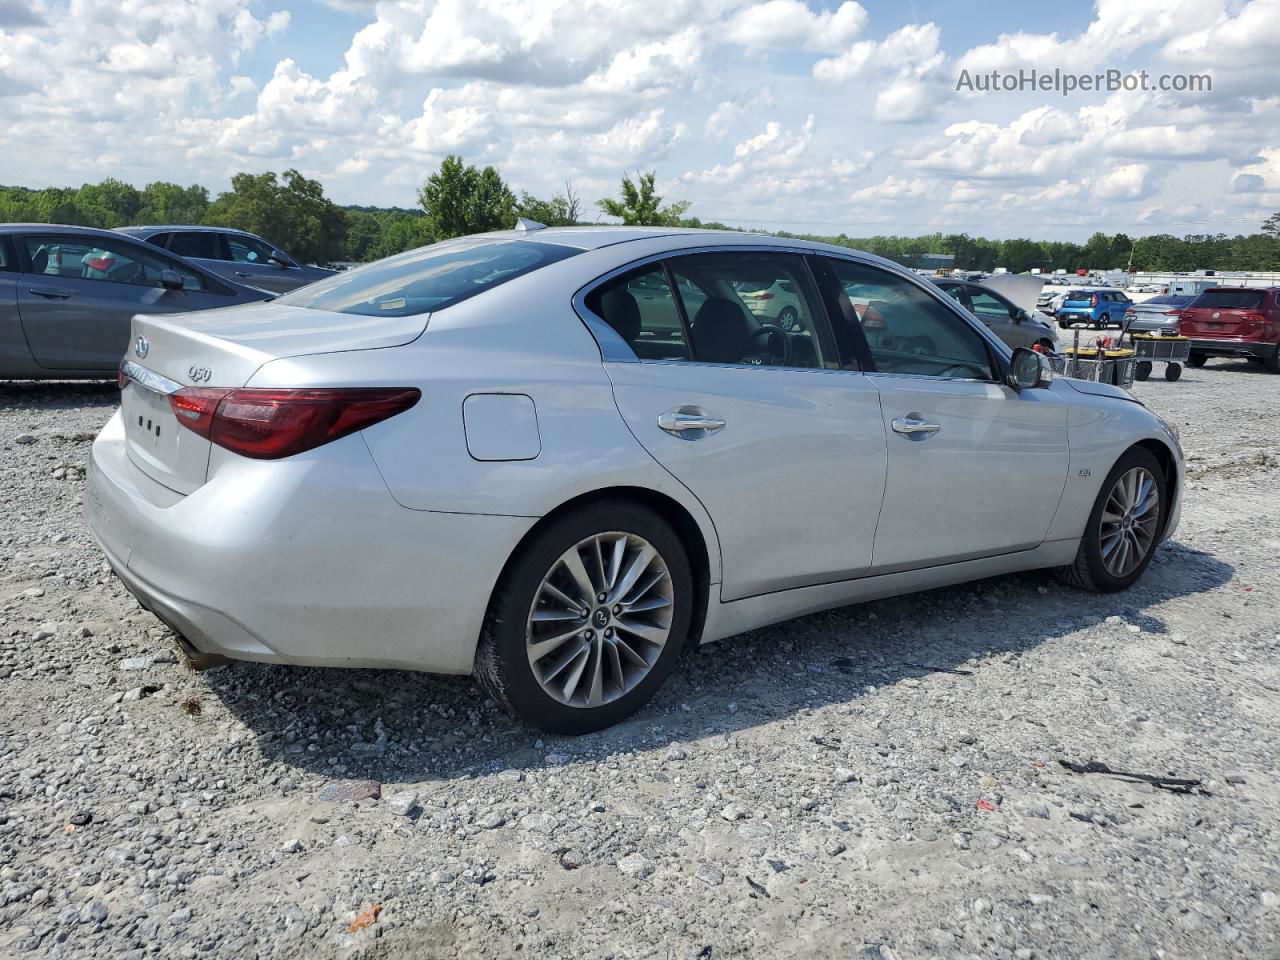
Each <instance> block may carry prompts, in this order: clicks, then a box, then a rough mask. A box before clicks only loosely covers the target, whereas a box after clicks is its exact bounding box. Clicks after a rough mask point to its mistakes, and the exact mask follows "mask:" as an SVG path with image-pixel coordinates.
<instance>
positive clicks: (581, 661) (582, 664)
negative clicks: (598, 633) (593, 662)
mask: <svg viewBox="0 0 1280 960" xmlns="http://www.w3.org/2000/svg"><path fill="white" fill-rule="evenodd" d="M590 659H591V644H589V643H584V644H583V645H582V651H581V653H580V654H579V655H578V656H577V657H575V658H574V663H575V664H576V666H575V667H574V668H573V669H572V670H570V671H569V679H567V680H565V682H564V686H563V687H561V688H560V692H561V693H562V694H563V695H564V698H565V699H566V700H568V699H570V698H572V697H573V693H574V691H575V690H577V689H578V681H579V680H581V679H582V674H583V673H585V672H586V669H587V662H588V661H589V660H590Z"/></svg>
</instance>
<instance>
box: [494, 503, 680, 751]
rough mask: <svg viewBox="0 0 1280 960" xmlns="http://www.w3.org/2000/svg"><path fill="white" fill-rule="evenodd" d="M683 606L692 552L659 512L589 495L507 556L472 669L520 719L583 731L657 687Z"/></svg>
mask: <svg viewBox="0 0 1280 960" xmlns="http://www.w3.org/2000/svg"><path fill="white" fill-rule="evenodd" d="M692 609H693V575H692V573H691V571H690V567H689V560H688V557H687V555H686V554H685V550H684V546H683V545H682V544H681V542H680V538H679V537H678V536H677V535H676V534H675V532H674V531H673V530H672V529H671V527H670V526H669V525H668V524H667V523H666V521H664V520H663V519H662V518H661V517H660V516H659V515H658V514H657V513H655V512H654V511H652V510H650V509H648V508H647V507H643V506H640V505H639V504H633V503H628V502H625V501H610V502H604V503H599V504H594V505H592V506H589V507H586V508H584V509H582V510H579V511H575V512H573V513H570V514H566V515H565V516H563V517H561V518H559V519H557V520H555V521H553V522H552V523H551V524H550V525H549V526H548V527H547V528H546V529H545V530H542V531H540V532H539V533H538V534H537V535H536V538H535V539H534V540H533V541H531V542H530V543H527V544H525V545H524V546H522V547H521V549H520V551H519V553H518V554H517V555H516V556H515V557H514V558H513V559H512V561H511V563H510V564H509V565H508V569H507V571H506V573H505V574H504V575H503V578H502V581H501V583H500V584H499V585H498V588H497V590H496V591H495V593H494V597H493V600H492V601H491V602H490V605H489V613H488V616H487V617H486V619H485V625H484V629H483V631H482V634H481V638H480V644H479V646H478V648H477V651H476V663H475V674H476V677H477V678H478V679H479V681H480V684H481V686H483V687H484V688H485V690H486V691H487V692H488V693H489V694H490V695H491V696H492V697H493V698H494V699H495V700H496V701H497V702H498V703H499V704H501V705H502V706H503V707H504V708H506V709H507V710H508V711H509V712H510V713H512V714H513V715H515V716H516V717H518V718H519V719H521V720H524V721H525V722H527V723H530V724H533V725H534V726H537V727H541V728H542V729H543V730H547V731H549V732H552V733H564V734H582V733H591V732H593V731H596V730H601V729H603V728H605V727H608V726H611V725H613V724H615V723H617V722H618V721H619V720H622V719H623V718H625V717H627V716H629V715H630V714H632V713H634V712H635V711H636V710H638V709H639V708H640V707H641V706H643V705H644V704H645V703H646V702H647V701H648V700H649V699H650V698H651V697H652V696H653V695H654V693H656V692H657V690H658V688H659V687H660V686H662V683H663V681H665V680H666V678H667V676H668V675H669V674H670V673H671V670H672V669H673V668H674V666H675V663H676V661H677V659H678V658H679V655H680V650H681V648H682V647H683V646H684V642H685V638H686V636H687V634H688V631H689V618H690V613H691V611H692Z"/></svg>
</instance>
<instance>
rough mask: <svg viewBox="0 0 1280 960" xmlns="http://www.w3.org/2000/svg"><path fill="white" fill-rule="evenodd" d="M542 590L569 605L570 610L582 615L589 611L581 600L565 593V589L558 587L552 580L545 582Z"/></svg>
mask: <svg viewBox="0 0 1280 960" xmlns="http://www.w3.org/2000/svg"><path fill="white" fill-rule="evenodd" d="M542 592H543V593H545V594H548V595H549V596H550V597H551V598H552V599H554V600H556V601H558V602H559V603H563V604H564V605H565V606H566V607H568V608H569V609H570V610H573V611H574V612H575V613H576V614H577V615H578V616H580V617H581V616H584V615H585V614H586V613H587V611H586V610H584V609H583V607H582V604H581V603H580V602H579V601H577V600H575V599H573V597H571V596H569V595H568V594H567V593H565V592H564V591H563V590H561V589H560V588H559V587H557V586H556V585H555V584H554V583H550V582H548V583H544V584H543V585H542Z"/></svg>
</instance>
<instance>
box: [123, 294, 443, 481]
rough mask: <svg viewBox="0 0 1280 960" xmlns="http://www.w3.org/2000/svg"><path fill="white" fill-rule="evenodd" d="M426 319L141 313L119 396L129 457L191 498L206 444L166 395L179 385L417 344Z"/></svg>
mask: <svg viewBox="0 0 1280 960" xmlns="http://www.w3.org/2000/svg"><path fill="white" fill-rule="evenodd" d="M427 319H428V315H427V314H419V315H416V316H406V317H367V316H355V315H352V314H344V313H330V312H328V311H323V310H312V309H309V308H307V307H294V306H288V305H284V304H274V303H255V304H247V305H245V306H241V307H229V308H227V309H223V310H209V311H204V312H201V313H188V314H169V315H167V316H157V315H142V314H140V315H138V316H135V317H134V318H133V324H132V333H131V336H130V338H129V350H128V353H126V354H125V357H124V360H125V363H126V372H127V373H129V375H130V376H129V382H128V383H127V384H126V385H125V387H124V389H123V390H122V391H121V395H120V409H121V415H122V417H123V419H124V426H125V436H126V439H127V448H128V451H129V458H130V459H131V460H132V461H133V463H134V464H135V465H136V466H137V467H138V469H139V470H141V471H142V472H143V473H145V474H146V475H147V476H149V477H150V478H151V479H153V480H155V481H156V482H157V483H161V484H163V485H164V486H166V487H168V488H169V489H171V490H176V491H177V492H179V493H184V494H186V493H191V492H193V491H195V490H196V489H198V488H199V487H200V486H201V485H202V484H203V483H204V481H205V477H206V476H207V474H208V468H209V450H210V447H211V446H212V444H211V443H210V442H209V441H208V440H207V439H205V438H204V437H201V436H200V435H198V434H196V433H194V432H192V431H191V430H188V429H187V428H186V427H185V426H183V425H182V424H180V423H179V422H178V417H177V415H176V414H175V413H174V411H173V408H172V406H171V404H170V402H169V395H170V394H171V393H174V392H176V391H177V390H180V389H182V388H183V387H191V386H195V387H226V388H232V387H243V386H244V385H245V384H246V383H248V381H249V379H250V378H251V377H252V376H253V374H254V373H255V372H256V371H257V370H258V368H259V367H261V366H262V365H263V364H264V363H268V362H270V361H272V360H279V359H281V358H284V357H299V356H308V355H314V354H318V353H337V352H343V351H349V350H373V349H377V348H381V347H394V346H401V345H403V344H406V343H411V342H412V341H413V340H416V339H417V338H418V337H419V336H420V335H421V334H422V331H423V330H424V329H426V325H427Z"/></svg>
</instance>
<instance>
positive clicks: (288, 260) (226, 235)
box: [119, 226, 334, 293]
mask: <svg viewBox="0 0 1280 960" xmlns="http://www.w3.org/2000/svg"><path fill="white" fill-rule="evenodd" d="M119 232H120V233H126V234H128V235H129V236H131V237H137V238H138V239H139V240H145V241H147V242H148V243H153V244H155V245H156V246H158V247H164V248H165V249H166V250H169V251H170V252H172V253H176V254H178V255H179V256H182V257H185V258H186V259H187V260H192V261H194V262H196V263H198V264H200V266H202V267H204V268H205V269H206V270H209V271H211V272H213V273H216V274H218V276H220V277H224V278H226V279H227V280H231V281H233V282H235V283H245V284H248V285H249V286H251V287H257V288H258V289H260V290H266V291H268V292H269V293H285V292H287V291H289V290H296V289H297V288H298V287H301V286H304V285H305V284H308V283H314V282H315V281H316V280H323V279H324V278H325V277H331V276H333V274H334V271H332V270H327V269H325V268H324V267H313V266H310V265H308V264H304V263H299V262H298V261H297V260H295V259H294V258H293V257H291V256H289V254H287V253H285V252H284V251H283V250H281V249H280V248H279V247H277V246H275V245H274V244H271V243H268V242H267V241H266V240H263V239H262V238H261V237H259V236H257V235H255V234H252V233H247V232H246V231H244V230H233V229H231V228H230V227H193V226H167V227H120V228H119Z"/></svg>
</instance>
